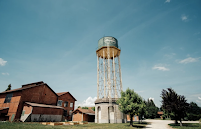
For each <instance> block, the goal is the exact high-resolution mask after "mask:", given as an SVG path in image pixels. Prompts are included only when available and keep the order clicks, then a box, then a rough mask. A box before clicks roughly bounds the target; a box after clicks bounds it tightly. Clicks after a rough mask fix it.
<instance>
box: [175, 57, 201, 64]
mask: <svg viewBox="0 0 201 129" xmlns="http://www.w3.org/2000/svg"><path fill="white" fill-rule="evenodd" d="M199 58H200V57H199ZM199 58H192V57H188V58H186V59H184V60H181V61H179V63H181V64H187V63H192V62H197V61H199Z"/></svg>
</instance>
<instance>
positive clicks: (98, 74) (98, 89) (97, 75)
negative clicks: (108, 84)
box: [97, 54, 99, 99]
mask: <svg viewBox="0 0 201 129" xmlns="http://www.w3.org/2000/svg"><path fill="white" fill-rule="evenodd" d="M97 99H99V55H98V54H97Z"/></svg>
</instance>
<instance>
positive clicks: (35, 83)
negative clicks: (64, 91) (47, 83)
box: [22, 81, 44, 87]
mask: <svg viewBox="0 0 201 129" xmlns="http://www.w3.org/2000/svg"><path fill="white" fill-rule="evenodd" d="M39 84H44V82H43V81H39V82H34V83H28V84H24V85H22V87H24V86H29V85H39Z"/></svg>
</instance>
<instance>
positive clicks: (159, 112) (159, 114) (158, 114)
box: [157, 111, 163, 119]
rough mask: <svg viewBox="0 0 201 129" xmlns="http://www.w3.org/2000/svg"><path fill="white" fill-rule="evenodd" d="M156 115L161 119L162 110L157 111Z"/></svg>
mask: <svg viewBox="0 0 201 129" xmlns="http://www.w3.org/2000/svg"><path fill="white" fill-rule="evenodd" d="M157 117H160V118H161V119H163V111H158V113H157Z"/></svg>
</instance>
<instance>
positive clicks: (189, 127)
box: [169, 123, 201, 129]
mask: <svg viewBox="0 0 201 129" xmlns="http://www.w3.org/2000/svg"><path fill="white" fill-rule="evenodd" d="M169 125H170V126H171V127H172V128H177V129H201V126H200V124H199V123H183V126H182V127H181V126H180V125H179V124H177V125H176V124H169Z"/></svg>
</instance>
